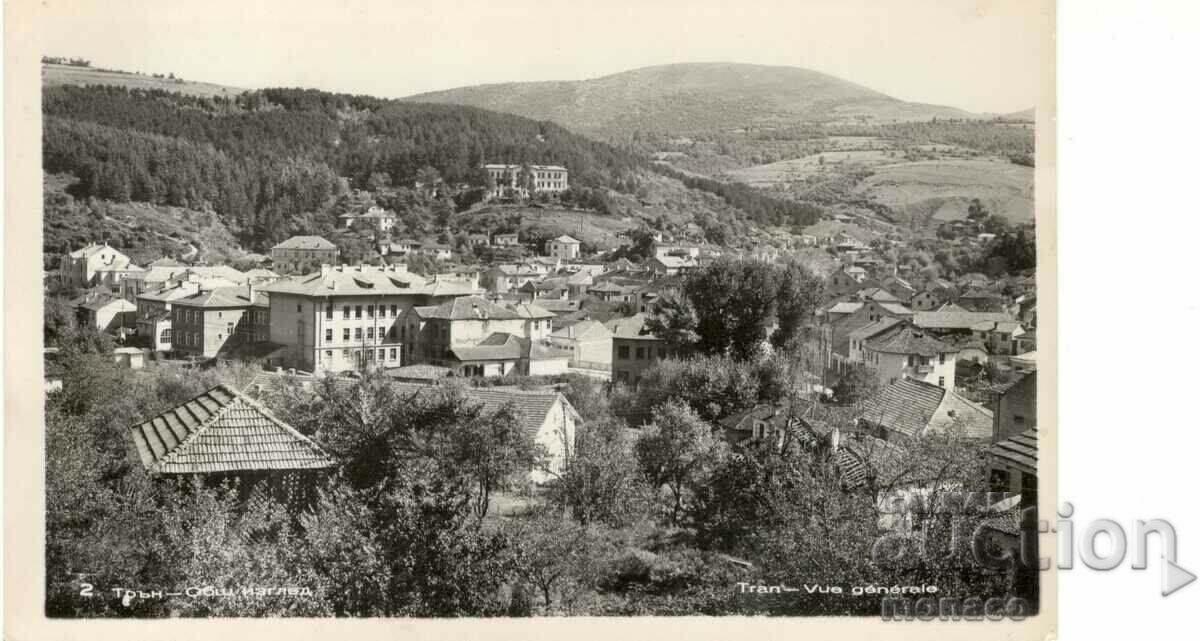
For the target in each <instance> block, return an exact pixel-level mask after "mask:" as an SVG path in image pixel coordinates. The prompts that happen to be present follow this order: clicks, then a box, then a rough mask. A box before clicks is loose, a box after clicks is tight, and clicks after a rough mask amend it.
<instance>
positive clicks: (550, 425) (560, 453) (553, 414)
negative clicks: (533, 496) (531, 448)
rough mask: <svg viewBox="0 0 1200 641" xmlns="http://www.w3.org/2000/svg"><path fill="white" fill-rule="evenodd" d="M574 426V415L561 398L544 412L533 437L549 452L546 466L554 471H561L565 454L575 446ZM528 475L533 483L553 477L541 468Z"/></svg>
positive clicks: (565, 457) (546, 480) (544, 481)
mask: <svg viewBox="0 0 1200 641" xmlns="http://www.w3.org/2000/svg"><path fill="white" fill-rule="evenodd" d="M575 427H576V425H575V418H574V415H573V414H571V413H570V412H568V411H567V410H566V406H564V405H563V402H562V399H559V401H558V402H557V403H555V404H554V406H553V407H552V408H551V409H550V411H549V412H548V413H547V414H546V420H545V421H544V422H543V423H542V427H541V429H539V430H538V433H537V436H535V437H534V440H535V441H537V442H538V443H540V444H542V445H543V446H544V447H545V448H546V451H547V452H549V453H550V460H549V462H548V466H547V467H549V469H550V470H551V471H552V472H554V473H559V472H561V471H562V469H563V466H564V465H565V464H566V460H567V456H568V455H569V453H570V451H571V450H573V449H574V447H575ZM529 477H530V479H531V480H533V482H534V483H546V482H548V481H550V480H552V479H554V478H555V477H554V475H553V474H548V473H546V472H544V471H541V470H534V471H532V472H530V474H529Z"/></svg>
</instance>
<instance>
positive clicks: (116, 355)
mask: <svg viewBox="0 0 1200 641" xmlns="http://www.w3.org/2000/svg"><path fill="white" fill-rule="evenodd" d="M112 354H113V362H114V363H116V364H117V365H120V366H122V367H124V368H126V369H142V368H143V367H145V366H146V352H144V351H142V350H140V349H138V348H136V347H118V348H116V349H114V350H113V351H112Z"/></svg>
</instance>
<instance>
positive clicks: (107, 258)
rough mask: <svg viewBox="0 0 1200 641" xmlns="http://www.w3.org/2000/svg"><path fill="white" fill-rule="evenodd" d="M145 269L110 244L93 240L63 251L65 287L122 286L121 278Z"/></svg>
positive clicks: (61, 268) (61, 277)
mask: <svg viewBox="0 0 1200 641" xmlns="http://www.w3.org/2000/svg"><path fill="white" fill-rule="evenodd" d="M140 271H142V269H141V268H140V267H138V266H137V265H133V264H132V261H130V259H129V257H128V256H126V255H125V254H123V253H121V252H119V251H117V250H116V249H115V248H113V247H109V245H108V242H107V241H105V243H104V244H103V245H97V244H95V243H89V244H88V245H87V246H86V247H84V248H82V249H77V250H75V251H73V252H69V253H67V254H65V255H63V257H62V259H61V260H60V261H59V264H58V272H59V282H60V284H61V285H62V287H63V288H64V289H68V290H73V289H86V288H88V287H94V286H97V285H104V286H106V287H109V288H110V289H116V288H119V287H120V282H121V280H122V279H124V278H125V277H127V276H129V275H130V274H133V273H136V272H140Z"/></svg>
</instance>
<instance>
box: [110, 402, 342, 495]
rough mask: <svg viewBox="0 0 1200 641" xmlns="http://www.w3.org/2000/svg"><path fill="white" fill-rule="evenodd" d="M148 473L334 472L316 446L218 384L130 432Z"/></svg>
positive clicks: (258, 406) (330, 461)
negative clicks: (316, 470)
mask: <svg viewBox="0 0 1200 641" xmlns="http://www.w3.org/2000/svg"><path fill="white" fill-rule="evenodd" d="M130 436H131V437H132V438H133V442H134V445H135V446H136V447H137V451H138V455H139V456H140V457H141V459H142V464H143V465H144V466H145V467H146V469H147V470H149V471H150V472H153V473H157V474H211V473H222V472H257V471H269V470H313V469H323V468H328V467H332V466H333V465H334V461H333V459H331V458H330V457H329V456H328V455H327V454H326V453H325V452H324V451H323V450H322V449H321V448H320V446H318V445H317V444H316V443H314V442H313V441H311V440H310V439H309V438H308V437H306V436H304V435H303V434H300V433H299V432H297V431H296V430H295V429H293V428H292V427H290V426H289V425H287V424H286V423H284V422H282V421H280V420H279V419H278V418H275V416H274V415H273V414H271V412H270V411H268V410H267V409H266V408H265V407H263V406H261V405H259V404H258V403H257V402H255V401H253V400H251V399H250V398H249V397H247V396H245V395H243V394H242V393H241V392H239V391H237V390H235V389H233V388H231V387H228V386H225V385H218V386H217V387H214V388H212V389H210V390H208V391H207V392H204V393H203V394H201V395H199V396H197V397H195V398H193V399H191V400H190V401H188V402H186V403H184V404H182V405H179V406H178V407H174V408H172V409H170V410H167V411H166V412H163V413H162V414H159V415H158V416H155V417H154V418H152V419H150V420H148V421H145V422H143V423H140V424H138V425H135V426H133V427H132V428H130Z"/></svg>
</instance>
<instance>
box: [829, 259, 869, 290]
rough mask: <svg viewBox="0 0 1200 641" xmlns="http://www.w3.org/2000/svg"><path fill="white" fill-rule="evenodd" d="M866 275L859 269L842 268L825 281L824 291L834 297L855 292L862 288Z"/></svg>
mask: <svg viewBox="0 0 1200 641" xmlns="http://www.w3.org/2000/svg"><path fill="white" fill-rule="evenodd" d="M866 275H867V273H866V271H865V270H863V269H862V268H861V267H847V266H842V267H841V268H839V269H837V270H835V271H834V272H833V273H832V274H830V275H829V276H828V277H827V278H826V279H825V291H826V293H828V294H831V295H834V296H839V295H841V294H849V293H851V292H856V291H858V289H859V288H860V287H862V281H863V280H865V279H866Z"/></svg>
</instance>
